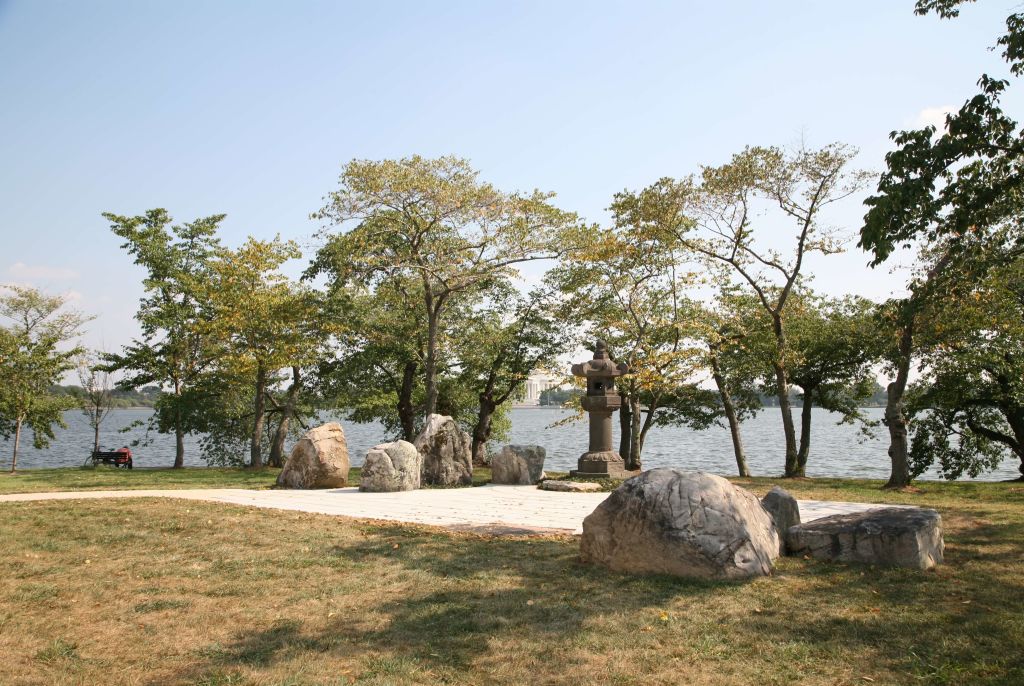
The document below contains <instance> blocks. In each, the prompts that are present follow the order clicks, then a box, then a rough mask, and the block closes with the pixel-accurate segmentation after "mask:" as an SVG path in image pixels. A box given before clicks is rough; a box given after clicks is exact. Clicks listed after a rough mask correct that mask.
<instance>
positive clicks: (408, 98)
mask: <svg viewBox="0 0 1024 686" xmlns="http://www.w3.org/2000/svg"><path fill="white" fill-rule="evenodd" d="M1017 4H1018V3H1017V0H1009V1H1006V0H1003V1H1000V0H983V2H981V3H979V4H978V5H974V6H968V7H967V8H965V10H964V12H963V14H962V16H961V17H960V18H959V19H957V20H954V21H941V20H939V19H938V18H936V17H934V16H928V17H917V16H915V15H914V14H913V2H912V1H911V0H861V1H860V2H848V1H847V2H834V1H829V2H821V1H817V0H806V1H796V0H776V1H774V2H763V1H749V2H741V1H739V0H736V1H733V2H730V1H723V2H716V3H710V2H695V1H692V2H685V1H677V2H644V1H641V0H635V1H633V2H601V1H598V0H590V1H588V2H551V1H550V0H549V1H547V2H539V1H538V2H511V1H505V2H479V1H478V2H442V1H441V0H438V1H436V2H411V1H409V2H387V1H379V2H363V3H348V2H340V1H339V2H307V1H302V0H293V1H290V2H259V1H247V2H242V1H241V0H239V1H237V2H231V1H228V0H222V1H219V2H192V1H189V0H176V1H175V2H166V1H156V0H136V1H134V2H128V1H127V0H125V1H122V2H104V1H89V0H75V1H70V2H55V1H50V0H0V236H2V238H3V241H2V248H0V283H19V284H29V285H33V286H36V287H39V288H43V289H45V290H47V291H49V292H55V293H64V294H67V295H68V296H69V297H70V298H72V299H73V303H74V305H75V306H76V307H77V308H79V309H80V310H82V311H84V312H86V313H88V314H92V315H95V316H96V319H95V320H94V321H93V322H91V323H90V325H89V331H88V333H87V335H86V338H85V343H86V344H87V345H89V346H91V347H94V348H102V349H105V350H108V351H114V350H117V349H119V347H120V346H121V345H123V344H126V343H128V342H129V341H130V339H131V338H132V337H133V336H134V335H136V334H137V331H138V329H137V326H136V324H135V323H134V321H133V315H134V313H135V310H136V306H137V303H138V299H139V297H140V296H141V294H142V286H141V279H142V276H143V272H142V270H141V269H139V268H138V267H136V266H135V265H133V264H132V260H131V258H130V257H129V256H128V255H127V254H126V253H125V252H124V251H123V250H121V249H120V247H119V240H118V239H117V238H116V237H115V236H114V235H113V234H111V232H110V228H109V224H108V223H107V222H106V221H105V220H104V219H103V218H102V217H101V213H102V212H115V213H117V214H141V213H142V212H144V211H145V210H147V209H150V208H154V207H164V208H166V209H168V210H169V211H170V213H171V214H172V216H174V217H175V219H177V220H179V221H190V220H192V219H194V218H196V217H199V216H207V215H211V214H218V213H226V214H227V219H226V220H225V222H224V224H223V238H224V240H225V242H227V243H228V244H230V245H238V244H240V243H241V242H242V241H243V240H244V239H245V237H246V236H248V235H253V236H256V237H260V238H271V237H273V236H274V235H275V234H280V235H281V236H282V237H284V238H291V239H295V240H297V241H298V242H299V243H300V245H302V246H303V247H304V248H306V249H307V256H311V255H312V251H313V250H314V249H315V246H316V240H315V238H314V234H315V233H316V231H317V230H318V229H319V225H318V224H317V222H315V221H313V220H311V219H309V215H310V213H311V212H314V211H316V210H317V209H319V208H320V207H321V205H322V198H323V196H325V195H326V194H327V193H329V192H330V191H331V190H333V189H335V188H336V187H337V180H338V174H339V172H340V170H341V167H342V166H343V165H344V164H345V163H346V162H347V161H349V160H351V159H354V158H364V159H382V158H395V157H405V156H409V155H412V154H420V155H424V156H437V155H444V154H454V155H459V156H462V157H466V158H468V159H469V160H470V161H471V162H472V164H473V165H474V166H475V167H476V168H477V169H479V170H480V173H481V178H483V179H484V180H487V181H490V182H492V183H494V184H495V185H497V186H498V187H499V188H502V189H504V190H516V189H518V190H532V189H534V188H539V189H542V190H547V191H554V192H556V193H557V199H556V202H557V204H558V205H559V206H561V207H562V208H564V209H568V210H573V211H575V212H578V213H580V214H581V215H583V216H584V217H586V218H587V219H588V220H590V221H594V222H605V221H607V218H608V215H607V211H606V208H607V206H608V204H609V202H610V200H611V198H612V195H613V194H614V193H616V192H618V191H621V190H624V189H639V188H642V187H643V186H645V185H647V184H649V183H652V182H653V181H655V180H657V179H658V178H660V177H662V176H674V177H681V176H685V175H688V174H691V173H695V172H697V171H699V169H700V166H701V165H717V164H722V163H724V162H726V161H728V159H729V157H730V156H731V155H732V154H733V153H736V152H739V151H740V150H742V149H743V148H744V147H745V146H747V145H780V146H788V145H794V144H798V143H799V142H801V141H804V142H806V144H808V145H810V146H812V147H817V146H821V145H825V144H827V143H830V142H833V141H841V142H844V143H848V144H851V145H854V146H856V147H857V148H858V149H859V150H860V155H859V156H858V158H857V160H856V166H858V167H860V168H866V169H872V170H875V171H881V170H882V169H883V168H884V154H885V152H886V151H887V150H889V149H891V144H890V142H889V139H888V135H889V132H890V131H892V130H894V129H903V128H911V127H917V126H921V125H923V124H925V123H941V121H942V119H943V113H944V112H945V111H947V110H948V109H950V108H955V107H958V106H959V105H960V104H962V103H963V102H964V101H965V100H966V99H967V98H969V97H970V96H971V95H973V94H974V93H975V92H976V87H975V83H976V81H977V79H978V77H979V76H980V75H981V74H982V73H986V72H987V73H989V74H992V75H997V76H1001V77H1005V76H1006V75H1007V70H1006V68H1005V65H1004V64H1003V63H1002V61H1001V60H1000V58H999V55H998V54H997V53H994V52H992V51H990V50H988V48H989V47H990V46H992V45H993V44H994V42H995V39H996V38H997V37H998V35H1000V33H1001V32H1002V29H1003V22H1004V20H1005V17H1006V16H1007V15H1008V14H1009V13H1010V12H1011V11H1012V10H1013V9H1015V8H1016V7H1017ZM1004 104H1005V107H1006V110H1007V111H1008V113H1009V114H1010V115H1011V116H1015V117H1016V118H1018V119H1020V118H1021V117H1020V115H1021V109H1022V107H1021V105H1022V103H1021V99H1020V98H1019V97H1017V96H1016V93H1015V89H1012V88H1011V91H1010V94H1009V96H1008V97H1007V98H1006V99H1005V101H1004ZM861 200H862V198H852V199H850V200H849V201H847V202H845V203H844V204H842V205H841V206H838V207H836V208H835V209H834V210H833V211H832V213H831V214H830V215H829V217H828V220H829V222H830V223H831V224H832V225H834V226H836V227H837V228H839V229H841V230H842V231H843V232H845V233H847V234H849V235H851V236H852V235H855V234H856V232H857V230H858V229H859V227H860V220H861V217H862V216H863V214H864V207H863V205H861V204H860V202H861ZM771 230H773V231H779V232H781V236H775V237H774V238H776V239H778V240H785V238H786V233H785V231H786V229H785V227H782V226H779V227H773V228H772V229H771ZM769 238H772V237H769ZM867 262H868V259H867V256H866V255H865V254H864V253H861V252H859V251H857V250H856V249H853V250H851V251H850V252H848V253H847V254H845V255H841V256H832V257H828V258H823V259H819V260H813V261H811V263H810V265H809V266H810V268H811V270H812V271H814V273H815V274H816V277H815V280H814V283H813V285H814V286H815V287H816V288H819V289H820V290H822V291H825V292H828V293H833V294H837V295H838V294H842V293H859V294H861V295H864V296H867V297H871V298H874V299H883V298H886V297H888V296H890V295H891V294H894V293H899V292H901V287H902V284H903V283H904V277H903V275H902V274H900V273H898V272H897V273H890V272H891V270H890V269H889V268H888V267H885V266H883V267H881V268H877V269H874V270H872V269H870V268H868V267H867ZM290 269H291V271H292V273H294V274H298V273H299V272H300V271H301V269H302V264H301V263H296V264H293V265H291V266H290ZM528 276H529V275H528Z"/></svg>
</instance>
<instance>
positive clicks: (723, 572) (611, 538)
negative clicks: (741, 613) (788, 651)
mask: <svg viewBox="0 0 1024 686" xmlns="http://www.w3.org/2000/svg"><path fill="white" fill-rule="evenodd" d="M580 551H581V554H582V558H583V560H584V561H585V562H593V563H597V564H601V565H604V566H606V567H609V568H611V569H613V570H615V571H619V572H627V573H631V574H674V575H676V576H685V577H696V578H702V579H744V578H748V577H754V576H764V575H768V574H770V573H771V571H772V567H773V563H774V561H775V560H776V559H777V558H778V556H779V535H778V533H777V532H776V531H775V525H774V524H773V523H772V518H771V516H769V514H768V513H767V512H766V511H765V509H764V508H763V507H761V503H760V502H759V501H758V499H757V497H756V496H755V495H754V494H753V493H750V492H749V491H745V490H743V489H742V488H739V487H737V486H734V485H732V484H731V483H729V482H728V481H726V480H725V479H723V478H722V477H719V476H715V475H713V474H706V473H704V472H687V471H683V470H679V469H670V468H659V469H652V470H650V471H649V472H644V473H643V474H641V475H640V476H636V477H633V478H632V479H629V480H628V481H626V482H624V483H623V484H622V485H621V486H619V487H618V488H617V489H616V490H615V491H613V492H612V494H611V495H610V496H609V497H608V499H607V500H605V501H604V502H603V503H601V505H599V506H598V508H597V509H596V510H594V511H593V512H592V513H591V514H590V515H589V516H587V518H586V519H584V520H583V539H582V541H581V546H580Z"/></svg>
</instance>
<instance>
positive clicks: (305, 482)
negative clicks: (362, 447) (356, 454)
mask: <svg viewBox="0 0 1024 686" xmlns="http://www.w3.org/2000/svg"><path fill="white" fill-rule="evenodd" d="M349 466H350V465H349V459H348V443H347V442H346V441H345V431H344V430H343V429H342V428H341V424H338V423H337V422H328V423H326V424H324V425H323V426H318V427H316V428H314V429H310V430H309V431H307V432H306V434H305V435H304V436H303V437H302V438H300V439H299V442H298V443H296V444H295V447H294V448H292V452H291V455H289V456H288V460H287V461H286V462H285V463H284V469H282V470H281V473H280V474H278V475H277V485H278V487H280V488H344V487H345V486H347V485H348V470H349Z"/></svg>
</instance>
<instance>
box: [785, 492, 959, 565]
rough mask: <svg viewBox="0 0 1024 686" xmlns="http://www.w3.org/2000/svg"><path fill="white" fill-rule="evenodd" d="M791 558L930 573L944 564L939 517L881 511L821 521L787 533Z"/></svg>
mask: <svg viewBox="0 0 1024 686" xmlns="http://www.w3.org/2000/svg"><path fill="white" fill-rule="evenodd" d="M787 540H788V545H789V549H790V551H791V552H792V553H793V554H794V555H810V556H811V557H814V558H817V559H819V560H836V561H839V562H862V563H865V564H874V565H883V566H889V567H911V568H914V569H929V568H931V567H934V566H935V565H937V564H939V563H941V562H942V552H943V549H944V547H945V544H944V542H943V540H942V517H940V516H939V513H938V512H936V511H935V510H926V509H924V508H919V507H883V508H879V509H875V510H867V511H866V512H857V513H854V514H842V515H833V516H831V517H822V518H821V519H815V520H813V521H810V522H807V523H806V524H799V525H797V526H794V527H791V528H790V529H789V532H788V537H787Z"/></svg>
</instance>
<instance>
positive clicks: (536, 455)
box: [491, 445, 547, 486]
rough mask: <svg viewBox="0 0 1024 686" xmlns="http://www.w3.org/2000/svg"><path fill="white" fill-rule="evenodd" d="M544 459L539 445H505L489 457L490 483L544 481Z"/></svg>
mask: <svg viewBox="0 0 1024 686" xmlns="http://www.w3.org/2000/svg"><path fill="white" fill-rule="evenodd" d="M546 457H547V451H546V450H544V448H542V447H541V446H539V445H506V446H505V447H504V448H502V449H501V451H500V452H498V454H496V455H493V456H492V457H491V483H495V484H513V485H514V484H518V485H522V486H526V485H530V484H535V483H537V482H538V481H541V480H542V479H544V459H545V458H546Z"/></svg>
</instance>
